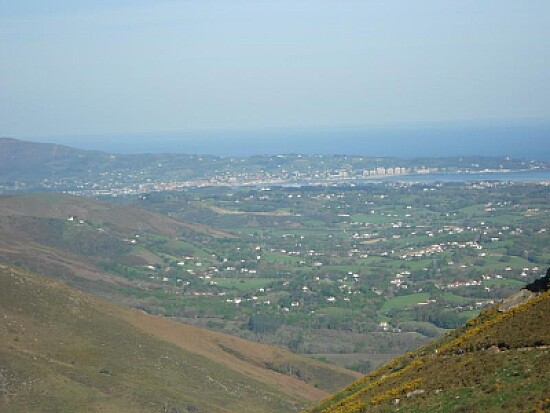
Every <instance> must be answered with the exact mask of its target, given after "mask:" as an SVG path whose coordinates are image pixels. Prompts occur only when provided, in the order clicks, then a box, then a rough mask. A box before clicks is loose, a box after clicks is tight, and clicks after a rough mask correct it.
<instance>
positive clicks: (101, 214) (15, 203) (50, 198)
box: [0, 194, 234, 237]
mask: <svg viewBox="0 0 550 413" xmlns="http://www.w3.org/2000/svg"><path fill="white" fill-rule="evenodd" d="M70 215H74V216H77V217H78V218H79V219H84V220H87V221H88V220H89V221H94V222H97V223H102V224H104V225H106V226H108V227H112V228H113V229H116V230H120V231H121V232H127V233H128V234H132V232H133V231H150V232H153V233H157V234H160V235H166V236H175V235H176V234H177V233H178V231H180V230H182V229H188V230H192V231H196V232H199V233H204V234H207V235H212V236H219V237H233V236H234V235H232V234H229V233H226V232H224V231H220V230H217V229H215V228H211V227H208V226H206V225H199V224H192V223H188V222H182V221H177V220H175V219H173V218H170V217H167V216H164V215H161V214H156V213H154V212H149V211H145V210H141V209H137V208H132V207H122V206H116V205H111V204H107V203H103V202H98V201H94V200H92V199H89V198H84V197H76V196H69V195H60V194H22V195H11V196H8V195H4V196H0V216H32V217H38V218H68V217H69V216H70Z"/></svg>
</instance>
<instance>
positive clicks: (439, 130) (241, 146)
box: [24, 121, 550, 161]
mask: <svg viewBox="0 0 550 413" xmlns="http://www.w3.org/2000/svg"><path fill="white" fill-rule="evenodd" d="M24 139H29V140H34V141H36V142H53V143H59V144H63V145H67V146H72V147H76V148H79V149H89V150H101V151H104V152H109V153H120V154H143V153H179V154H183V153H186V154H202V155H207V154H208V155H217V156H222V157H230V156H254V155H277V154H304V155H334V154H341V155H361V156H380V157H396V158H424V157H426V158H432V157H454V156H485V157H500V156H502V157H504V156H511V157H514V158H522V159H536V160H540V161H550V121H549V122H542V121H540V122H527V121H525V122H508V123H507V122H492V123H487V122H485V123H481V122H477V123H476V122H463V123H448V124H426V125H385V126H384V125H383V126H344V127H318V128H314V127H308V128H266V129H257V130H196V131H183V132H180V133H176V132H171V133H142V134H139V133H138V134H111V135H87V136H84V135H83V136H42V137H36V136H29V137H25V138H24Z"/></svg>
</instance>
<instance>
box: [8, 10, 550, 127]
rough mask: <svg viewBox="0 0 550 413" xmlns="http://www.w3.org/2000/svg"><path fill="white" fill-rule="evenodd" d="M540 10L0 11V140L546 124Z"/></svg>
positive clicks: (548, 36)
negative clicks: (241, 130)
mask: <svg viewBox="0 0 550 413" xmlns="http://www.w3.org/2000/svg"><path fill="white" fill-rule="evenodd" d="M549 19H550V1H548V0H541V1H534V0H532V1H528V0H517V1H506V0H495V1H483V0H475V1H467V0H462V1H442V0H434V1H420V0H415V1H411V0H404V1H369V0H362V1H345V0H344V1H342V0H340V1H323V0H315V1H308V0H292V1H285V0H277V1H233V0H223V1H208V0H200V1H152V0H151V1H136V0H132V1H131V0H126V1H122V0H88V1H82V0H59V1H53V0H43V1H39V0H36V1H32V0H0V135H3V136H14V137H24V136H39V135H70V134H79V135H82V134H88V135H89V134H103V133H111V134H116V133H148V132H157V131H163V132H170V131H180V130H186V129H204V128H220V129H224V128H232V129H238V128H258V127H274V126H275V127H289V126H299V127H304V126H305V127H307V126H312V125H327V126H337V125H371V124H385V123H390V124H391V123H395V122H397V123H399V122H444V121H460V120H470V119H476V120H485V119H500V120H506V119H529V118H536V119H543V120H550V63H549V62H550V24H549V21H550V20H549Z"/></svg>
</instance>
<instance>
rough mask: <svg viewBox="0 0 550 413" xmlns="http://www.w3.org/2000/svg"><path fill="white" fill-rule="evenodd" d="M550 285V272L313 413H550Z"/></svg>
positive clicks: (345, 391) (367, 377)
mask: <svg viewBox="0 0 550 413" xmlns="http://www.w3.org/2000/svg"><path fill="white" fill-rule="evenodd" d="M549 280H550V270H549V272H548V273H547V276H546V278H543V279H541V281H539V282H538V283H537V282H536V283H533V284H531V285H530V286H528V288H527V289H524V290H522V291H520V292H519V293H517V294H515V295H514V296H512V297H510V299H507V300H505V301H504V302H503V303H501V304H500V305H499V306H496V307H493V308H491V309H488V310H485V311H484V312H482V313H481V314H480V316H479V317H476V318H474V319H472V320H470V321H469V322H468V323H467V324H466V325H465V326H464V327H463V328H461V329H458V330H456V331H455V332H453V333H452V334H450V335H448V336H446V337H444V338H443V339H441V340H439V341H437V342H435V343H433V344H431V345H428V346H426V347H423V348H421V349H419V350H417V351H415V352H411V353H408V354H406V355H404V356H402V357H399V358H397V359H395V360H393V361H391V362H389V363H387V364H385V365H384V366H382V367H380V368H379V369H377V370H376V371H374V372H372V373H370V374H369V375H367V376H365V377H364V378H362V379H360V380H358V381H357V382H355V383H353V384H352V385H350V386H348V387H346V388H345V389H343V390H342V391H340V392H339V393H337V394H336V395H334V396H332V397H331V398H329V399H327V400H325V401H324V402H323V403H321V404H320V405H318V406H316V407H314V408H311V409H310V410H307V412H308V413H321V412H322V413H329V412H333V413H358V412H367V411H368V412H389V411H400V412H418V413H419V412H502V411H508V412H520V411H521V412H544V411H549V410H550V398H549V394H548V390H549V389H550V372H549V371H548V367H549V366H550V318H549V317H548V314H549V312H550V291H548V288H550V284H549ZM543 284H544V288H542V287H541V286H542V285H543ZM529 290H532V291H534V292H530V291H529Z"/></svg>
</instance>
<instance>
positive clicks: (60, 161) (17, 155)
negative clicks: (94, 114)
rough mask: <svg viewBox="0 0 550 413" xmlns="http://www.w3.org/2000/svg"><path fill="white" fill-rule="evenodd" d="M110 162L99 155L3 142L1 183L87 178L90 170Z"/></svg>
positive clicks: (0, 144)
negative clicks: (65, 177)
mask: <svg viewBox="0 0 550 413" xmlns="http://www.w3.org/2000/svg"><path fill="white" fill-rule="evenodd" d="M108 161H109V154H106V153H103V152H99V151H84V150H80V149H75V148H71V147H68V146H64V145H57V144H51V143H37V142H28V141H22V140H18V139H11V138H0V177H2V179H0V181H7V180H10V179H20V180H39V179H45V178H53V177H57V176H67V175H69V174H75V175H87V171H88V169H89V168H90V167H95V166H96V165H98V164H101V163H105V162H108Z"/></svg>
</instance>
